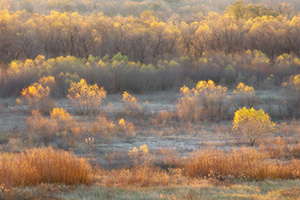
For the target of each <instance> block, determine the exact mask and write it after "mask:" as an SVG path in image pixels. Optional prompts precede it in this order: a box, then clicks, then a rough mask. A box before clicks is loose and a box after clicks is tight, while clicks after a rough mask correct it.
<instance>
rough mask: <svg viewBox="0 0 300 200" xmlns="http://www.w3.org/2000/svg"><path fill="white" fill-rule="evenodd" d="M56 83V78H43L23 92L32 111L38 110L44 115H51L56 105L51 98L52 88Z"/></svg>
mask: <svg viewBox="0 0 300 200" xmlns="http://www.w3.org/2000/svg"><path fill="white" fill-rule="evenodd" d="M54 83H55V79H54V77H52V76H50V77H43V78H41V79H40V80H39V82H38V83H34V84H33V85H30V86H28V87H27V88H25V89H23V90H22V91H21V94H22V96H23V97H24V98H25V99H26V102H27V105H28V108H29V110H30V111H33V110H38V111H40V112H42V113H49V111H50V110H51V109H52V108H53V107H54V105H55V102H54V101H53V100H52V99H51V98H50V92H51V89H50V87H51V85H52V84H54Z"/></svg>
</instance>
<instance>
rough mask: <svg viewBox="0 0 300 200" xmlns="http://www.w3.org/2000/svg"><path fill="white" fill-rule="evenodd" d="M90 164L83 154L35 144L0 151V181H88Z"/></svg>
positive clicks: (22, 183) (23, 183)
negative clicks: (17, 150)
mask: <svg viewBox="0 0 300 200" xmlns="http://www.w3.org/2000/svg"><path fill="white" fill-rule="evenodd" d="M91 182H92V167H91V166H90V164H89V163H88V162H87V161H86V159H84V158H78V157H76V156H75V155H73V154H71V153H68V152H65V151H60V150H58V151H56V150H54V149H53V148H52V147H43V148H36V149H32V150H27V151H26V152H24V153H19V154H8V155H5V154H1V155H0V185H4V186H28V185H37V184H41V183H64V184H67V185H78V184H91Z"/></svg>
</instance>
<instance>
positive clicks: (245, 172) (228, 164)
mask: <svg viewBox="0 0 300 200" xmlns="http://www.w3.org/2000/svg"><path fill="white" fill-rule="evenodd" d="M184 174H185V175H187V176H190V177H213V178H217V179H231V178H242V179H255V180H265V179H296V178H300V161H298V160H294V159H293V160H291V161H286V162H282V161H279V160H271V159H270V156H269V155H268V154H267V153H266V152H260V151H258V150H256V149H250V148H242V149H240V150H234V151H233V152H226V151H224V150H215V149H206V150H202V151H196V152H194V153H193V154H192V155H191V157H190V158H189V159H187V160H186V161H184Z"/></svg>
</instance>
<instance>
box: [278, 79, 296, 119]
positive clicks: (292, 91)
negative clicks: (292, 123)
mask: <svg viewBox="0 0 300 200" xmlns="http://www.w3.org/2000/svg"><path fill="white" fill-rule="evenodd" d="M282 86H283V89H282V90H281V93H282V96H283V97H284V104H285V105H286V107H287V111H288V113H289V115H290V116H294V117H299V116H300V74H299V75H295V76H291V77H290V78H289V79H288V80H287V81H286V82H284V83H282Z"/></svg>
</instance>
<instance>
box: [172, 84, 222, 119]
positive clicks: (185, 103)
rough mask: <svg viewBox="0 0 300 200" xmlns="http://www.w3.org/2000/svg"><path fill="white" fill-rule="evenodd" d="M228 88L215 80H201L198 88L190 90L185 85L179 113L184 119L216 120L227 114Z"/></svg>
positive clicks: (178, 109)
mask: <svg viewBox="0 0 300 200" xmlns="http://www.w3.org/2000/svg"><path fill="white" fill-rule="evenodd" d="M226 91H227V88H226V87H222V86H220V85H216V84H215V83H214V82H213V81H211V80H209V81H207V82H206V81H199V82H198V84H197V85H196V88H193V89H192V90H190V89H189V88H187V87H185V86H183V87H182V88H181V89H180V94H181V95H182V97H181V98H180V100H179V102H178V103H177V106H176V108H177V114H178V117H179V118H180V119H183V120H194V121H197V120H200V119H202V120H203V119H208V120H216V119H221V118H222V117H224V115H225V109H224V99H225V95H226Z"/></svg>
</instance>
